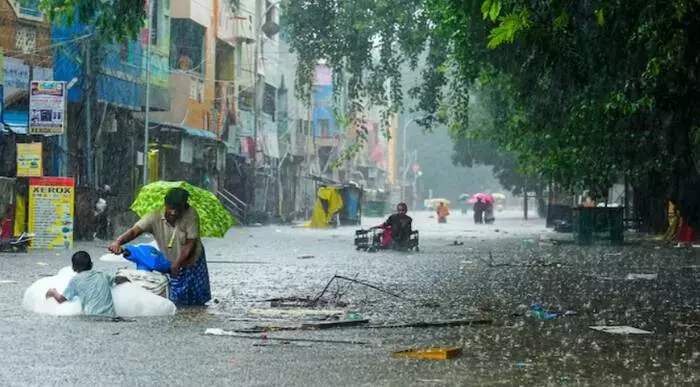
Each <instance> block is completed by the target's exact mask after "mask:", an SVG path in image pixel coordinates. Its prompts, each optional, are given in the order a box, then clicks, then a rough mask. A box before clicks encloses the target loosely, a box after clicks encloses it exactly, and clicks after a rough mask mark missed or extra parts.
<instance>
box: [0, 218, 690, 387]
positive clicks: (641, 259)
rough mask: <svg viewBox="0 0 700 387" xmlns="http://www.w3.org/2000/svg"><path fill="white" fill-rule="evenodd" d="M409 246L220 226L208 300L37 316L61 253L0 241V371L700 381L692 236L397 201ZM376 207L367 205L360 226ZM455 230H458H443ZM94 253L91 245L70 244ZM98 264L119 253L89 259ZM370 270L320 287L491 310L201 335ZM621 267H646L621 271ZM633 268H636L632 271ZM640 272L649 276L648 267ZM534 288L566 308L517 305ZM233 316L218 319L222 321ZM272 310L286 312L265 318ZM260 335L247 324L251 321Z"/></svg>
mask: <svg viewBox="0 0 700 387" xmlns="http://www.w3.org/2000/svg"><path fill="white" fill-rule="evenodd" d="M455 212H457V211H455ZM411 215H412V216H413V217H414V224H415V226H416V227H417V228H418V229H419V230H420V231H421V251H420V252H418V253H409V254H403V253H396V252H378V253H366V252H358V251H355V249H354V247H353V245H352V242H353V237H354V230H353V228H351V227H350V228H339V229H332V230H307V229H300V228H293V227H289V226H269V227H252V228H246V229H234V230H232V231H231V232H230V233H229V235H228V236H227V237H226V238H224V239H219V240H207V241H206V242H205V244H206V248H207V255H208V260H209V261H210V263H209V271H210V276H211V281H212V288H213V295H214V297H215V299H216V302H214V303H213V304H212V305H211V306H210V307H209V308H206V309H191V310H181V311H179V312H178V314H177V315H176V316H174V317H167V318H143V319H137V320H135V321H127V322H108V321H99V320H94V319H90V318H85V317H75V318H66V317H49V316H38V315H33V314H30V313H28V312H26V311H24V310H22V309H21V307H20V303H21V298H22V294H23V292H24V290H25V289H26V288H27V287H28V286H29V285H30V284H31V283H32V282H33V281H35V280H36V279H37V278H39V277H40V276H42V275H53V274H55V273H56V272H57V271H58V270H59V269H60V268H61V267H64V266H67V265H68V262H69V258H68V256H67V255H65V254H61V253H59V254H56V253H41V254H37V253H29V254H18V255H11V254H3V255H0V348H3V349H4V351H3V357H2V359H0V385H2V386H15V385H16V386H27V385H62V386H64V385H79V386H83V385H85V386H88V385H92V386H94V385H115V384H121V383H123V382H125V381H128V382H129V384H134V385H183V386H184V385H198V384H206V385H208V386H219V385H221V386H231V385H245V386H278V385H279V386H281V385H285V386H286V385H294V386H296V385H299V386H327V385H339V386H357V385H360V386H362V385H367V386H407V385H408V386H414V385H415V386H423V385H450V386H464V385H467V386H471V385H479V386H483V385H505V386H511V385H528V386H529V385H532V386H546V385H591V386H624V385H650V386H651V385H653V386H657V385H698V383H700V380H699V379H700V372H699V371H698V369H700V368H699V367H698V364H697V363H698V361H700V340H698V338H699V337H700V313H699V312H698V311H699V310H700V308H699V305H698V304H699V303H700V288H699V287H698V286H696V284H697V281H698V279H699V278H700V259H699V257H698V252H700V249H698V250H695V249H691V250H685V249H670V248H666V247H663V248H655V246H653V245H652V244H651V243H648V242H634V243H629V244H628V245H626V246H624V247H609V246H595V247H587V248H581V247H578V246H574V245H571V244H566V243H563V244H556V243H552V242H551V241H549V240H548V239H550V238H557V237H560V236H559V235H557V234H553V233H550V232H548V231H546V230H545V229H544V225H543V222H542V221H541V220H539V219H537V220H530V221H522V220H519V219H518V217H519V215H520V214H519V213H500V214H498V213H497V214H496V216H497V220H496V224H494V225H480V226H476V225H474V224H472V222H471V217H470V216H469V215H462V214H459V213H455V214H453V215H452V216H451V217H450V219H449V223H447V224H442V225H438V224H437V222H436V220H435V219H433V218H431V215H432V214H431V213H428V212H418V213H413V214H411ZM380 222H381V220H380V219H365V221H364V223H365V224H366V225H372V224H376V223H380ZM455 242H456V243H455ZM79 247H80V248H84V249H87V250H89V251H90V252H91V253H92V254H93V257H94V258H95V259H96V258H97V257H99V255H101V254H102V253H103V252H104V248H105V247H106V243H105V244H103V245H100V244H98V243H90V244H84V245H80V246H79ZM97 266H98V267H99V268H103V269H107V270H111V269H115V268H117V267H119V265H118V264H114V263H105V262H99V261H98V262H97ZM335 274H338V275H343V276H346V277H351V278H357V279H358V280H362V281H366V282H369V283H371V284H373V285H376V286H378V287H380V288H382V289H385V290H387V291H389V292H391V293H394V294H396V295H399V296H401V298H399V297H394V296H391V295H389V294H387V293H384V292H380V291H377V290H374V289H371V288H368V287H364V286H361V285H358V284H353V285H352V286H350V287H348V286H347V285H348V283H347V282H340V285H341V286H340V287H338V286H336V285H332V286H331V287H329V291H328V292H327V296H336V297H339V299H340V300H341V301H343V302H347V303H349V304H350V306H349V307H348V310H350V311H353V312H356V313H357V314H359V315H360V316H361V317H362V318H368V319H370V321H371V323H373V324H384V323H415V322H435V321H442V320H453V319H469V318H480V319H484V318H488V319H491V320H493V323H492V324H490V325H474V326H463V327H449V328H445V327H440V328H397V329H393V328H391V329H366V328H350V329H332V330H323V331H283V332H272V333H267V336H268V337H271V338H274V337H286V338H294V339H313V340H324V339H328V340H336V341H340V340H344V341H356V342H363V343H366V344H341V343H323V342H303V341H291V342H288V343H285V342H282V341H272V340H261V339H248V338H233V337H225V336H208V335H204V332H205V330H206V329H208V328H221V329H225V330H235V329H239V330H240V329H249V328H251V327H252V326H254V325H260V324H261V323H260V322H256V321H242V320H244V319H245V318H250V317H251V316H250V315H249V313H248V312H249V311H250V309H251V308H264V307H266V306H267V303H265V302H262V301H263V300H265V299H270V298H277V297H315V296H316V295H318V293H320V292H321V290H322V289H323V288H324V286H325V285H326V283H327V282H328V281H329V279H330V278H331V277H333V275H335ZM629 274H656V275H657V276H656V278H654V279H637V280H627V279H626V277H627V276H628V275H629ZM642 278H645V277H644V276H642ZM646 278H650V277H646ZM535 303H540V304H542V306H543V307H544V308H545V309H546V310H548V311H552V312H559V313H564V312H566V311H574V312H576V315H573V316H566V317H562V318H557V319H552V320H539V319H536V318H535V317H530V316H528V313H527V311H528V309H529V307H530V305H532V304H535ZM232 318H233V319H234V320H235V321H231V319H232ZM279 324H280V325H284V323H283V322H281V323H279ZM593 325H629V326H632V327H635V328H639V329H643V330H646V331H649V332H651V334H647V335H614V334H609V333H603V332H598V331H594V330H592V329H590V328H589V327H590V326H593ZM256 336H260V334H256ZM426 346H460V347H462V348H463V352H462V355H461V356H460V357H459V358H456V359H452V360H446V361H427V360H401V359H395V358H393V357H392V356H391V354H392V352H393V351H397V350H403V349H407V348H414V347H426Z"/></svg>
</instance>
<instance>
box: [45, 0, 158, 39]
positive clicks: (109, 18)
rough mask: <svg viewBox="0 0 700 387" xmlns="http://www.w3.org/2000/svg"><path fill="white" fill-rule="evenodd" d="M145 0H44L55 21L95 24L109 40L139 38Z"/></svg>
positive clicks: (143, 20) (50, 17) (66, 23)
mask: <svg viewBox="0 0 700 387" xmlns="http://www.w3.org/2000/svg"><path fill="white" fill-rule="evenodd" d="M146 4H147V2H144V0H41V2H40V8H41V10H42V11H43V12H44V14H46V15H47V16H48V18H49V20H50V21H51V22H52V23H58V24H65V25H73V24H74V23H80V24H83V25H87V26H92V27H93V28H94V32H95V33H96V34H97V35H98V36H99V37H100V38H101V39H102V40H103V41H106V42H109V43H115V42H119V43H122V42H125V41H128V40H132V39H136V37H137V36H138V34H139V33H140V32H141V29H142V28H143V26H144V25H145V21H146V6H147V5H146Z"/></svg>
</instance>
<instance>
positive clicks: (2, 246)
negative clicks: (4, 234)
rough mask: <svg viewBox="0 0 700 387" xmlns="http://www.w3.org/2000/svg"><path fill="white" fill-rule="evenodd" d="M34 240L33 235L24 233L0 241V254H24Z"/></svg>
mask: <svg viewBox="0 0 700 387" xmlns="http://www.w3.org/2000/svg"><path fill="white" fill-rule="evenodd" d="M32 240H34V234H27V233H25V232H23V233H22V235H20V236H18V237H16V238H10V239H2V240H0V252H3V253H26V252H27V250H29V246H30V245H31V243H32Z"/></svg>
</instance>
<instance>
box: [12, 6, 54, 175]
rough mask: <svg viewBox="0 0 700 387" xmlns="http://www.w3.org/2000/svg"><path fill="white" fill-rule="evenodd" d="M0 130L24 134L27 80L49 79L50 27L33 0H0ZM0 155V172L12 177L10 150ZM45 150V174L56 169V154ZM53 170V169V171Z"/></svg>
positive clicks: (26, 111) (27, 114)
mask: <svg viewBox="0 0 700 387" xmlns="http://www.w3.org/2000/svg"><path fill="white" fill-rule="evenodd" d="M0 51H2V52H0V119H1V120H2V122H3V125H0V132H5V130H6V129H9V130H11V131H12V132H14V133H16V134H19V135H24V134H26V133H27V123H28V117H29V81H30V80H52V79H53V71H52V68H51V67H52V60H53V58H52V50H51V26H50V25H49V24H48V23H47V22H46V21H45V19H44V17H43V15H42V13H41V11H39V3H38V1H36V0H28V1H22V2H20V1H17V0H0ZM5 145H7V148H8V151H4V152H3V153H4V155H0V165H2V168H1V170H0V175H7V176H13V175H14V171H13V167H14V158H13V157H14V150H13V149H11V148H12V147H13V146H12V144H9V143H8V144H5ZM53 153H54V152H50V151H49V152H45V153H44V155H45V163H44V165H45V166H47V167H49V168H50V169H49V170H48V171H47V172H48V173H53V172H58V170H60V165H59V163H58V162H57V157H58V153H56V154H53ZM54 169H55V171H54Z"/></svg>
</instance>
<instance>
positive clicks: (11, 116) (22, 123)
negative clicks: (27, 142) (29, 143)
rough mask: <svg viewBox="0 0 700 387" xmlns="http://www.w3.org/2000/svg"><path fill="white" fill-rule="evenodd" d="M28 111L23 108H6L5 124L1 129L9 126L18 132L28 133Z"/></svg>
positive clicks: (4, 114)
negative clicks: (22, 109)
mask: <svg viewBox="0 0 700 387" xmlns="http://www.w3.org/2000/svg"><path fill="white" fill-rule="evenodd" d="M28 122H29V117H28V113H27V112H26V111H21V110H5V112H3V124H4V125H2V127H1V128H0V130H5V126H7V127H8V128H9V129H10V130H11V131H13V132H15V133H17V134H27V123H28Z"/></svg>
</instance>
